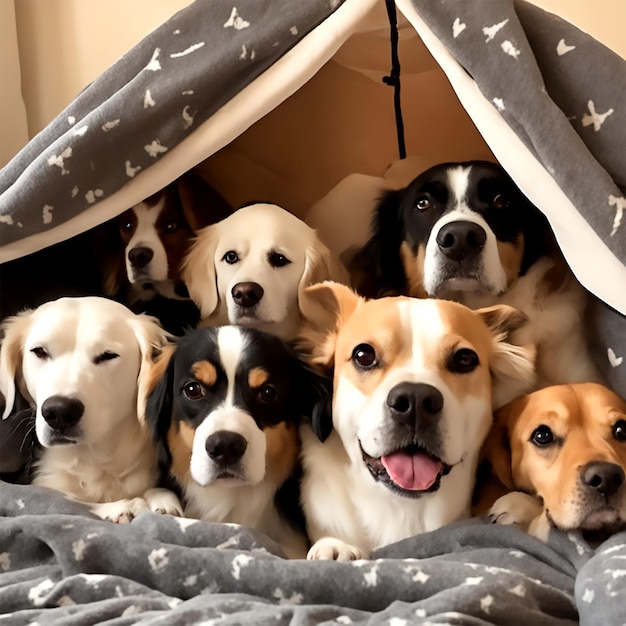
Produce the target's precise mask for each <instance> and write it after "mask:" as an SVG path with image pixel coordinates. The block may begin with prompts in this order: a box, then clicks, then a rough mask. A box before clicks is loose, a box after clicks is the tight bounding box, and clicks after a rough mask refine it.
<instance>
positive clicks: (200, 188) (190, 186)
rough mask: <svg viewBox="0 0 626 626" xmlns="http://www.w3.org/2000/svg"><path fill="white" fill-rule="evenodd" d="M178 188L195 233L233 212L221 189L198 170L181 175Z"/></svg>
mask: <svg viewBox="0 0 626 626" xmlns="http://www.w3.org/2000/svg"><path fill="white" fill-rule="evenodd" d="M176 190H177V192H178V197H179V198H180V203H181V206H182V208H183V214H184V216H185V219H186V220H187V223H188V224H189V227H190V228H191V230H192V231H193V232H194V233H197V232H198V231H199V230H200V229H201V228H204V227H205V226H209V225H211V224H215V223H216V222H220V221H221V220H223V219H224V218H226V217H228V216H229V215H230V214H231V213H232V212H233V207H232V206H231V205H230V204H229V203H228V202H227V201H226V200H225V199H224V197H223V196H222V195H221V194H220V193H219V191H217V189H215V187H213V186H212V185H211V184H210V183H209V182H207V181H206V180H205V179H204V178H203V177H202V176H201V175H200V174H198V173H196V172H188V173H187V174H184V175H183V176H181V177H180V178H179V179H178V180H177V181H176Z"/></svg>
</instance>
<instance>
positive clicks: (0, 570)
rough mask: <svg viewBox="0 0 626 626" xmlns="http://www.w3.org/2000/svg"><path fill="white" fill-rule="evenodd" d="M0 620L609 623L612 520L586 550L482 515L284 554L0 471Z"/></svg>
mask: <svg viewBox="0 0 626 626" xmlns="http://www.w3.org/2000/svg"><path fill="white" fill-rule="evenodd" d="M0 515H1V517H0V611H1V613H2V615H0V623H2V624H5V623H6V624H11V625H13V624H15V625H17V624H34V623H37V624H46V625H47V626H48V625H52V624H95V623H98V624H101V623H107V624H116V625H122V624H157V623H159V624H168V626H170V625H174V624H198V623H207V624H208V623H210V624H242V623H254V624H281V623H294V624H320V623H334V624H351V623H359V624H364V623H367V624H395V625H397V626H400V625H402V624H435V623H437V624H440V623H446V624H460V623H462V624H534V625H539V624H576V623H579V622H580V623H581V624H589V625H592V624H603V626H608V625H609V624H619V623H623V622H624V619H625V618H626V612H625V610H624V597H626V533H621V534H618V535H615V536H614V537H613V538H612V539H611V540H610V541H607V542H606V543H604V544H603V545H601V546H600V547H598V548H597V549H595V550H592V549H591V548H590V547H589V546H588V545H587V544H586V543H585V542H584V541H583V540H582V539H581V538H580V537H579V536H576V535H573V534H572V535H565V534H563V533H553V536H552V537H551V539H550V543H549V545H545V544H543V543H540V542H539V541H537V540H535V539H533V538H531V537H529V536H527V535H526V534H524V533H522V532H520V531H518V530H516V529H514V528H510V527H505V526H498V525H492V524H487V523H486V522H485V521H484V520H482V519H473V520H467V521H464V522H458V523H456V524H453V525H451V526H449V527H447V528H443V529H440V530H438V531H435V532H432V533H428V534H424V535H420V536H416V537H412V538H410V539H407V540H405V541H402V542H399V543H397V544H393V545H390V546H388V547H385V548H384V549H381V550H379V551H378V552H377V553H375V554H374V555H373V560H371V561H357V562H354V563H334V562H318V561H289V560H286V559H284V557H283V555H282V553H281V551H280V548H279V547H278V546H277V545H276V544H274V543H273V542H272V541H271V540H269V539H268V538H266V537H264V536H262V535H259V534H258V533H255V532H253V531H251V530H248V529H245V528H243V527H239V526H234V525H228V524H211V523H207V522H200V521H195V520H189V519H182V518H176V517H171V516H160V515H157V514H153V513H145V514H143V515H140V516H139V517H138V518H136V519H135V520H134V521H133V522H132V523H131V524H129V525H127V526H117V525H115V524H112V523H109V522H105V521H102V520H100V519H98V518H96V517H94V516H93V515H91V514H90V513H88V512H87V511H86V510H85V509H84V508H83V507H82V506H81V505H78V504H75V503H72V502H69V501H68V500H66V499H65V498H64V497H63V496H61V495H60V494H58V493H56V492H52V491H49V490H45V489H42V488H38V487H33V486H24V485H11V484H8V483H0Z"/></svg>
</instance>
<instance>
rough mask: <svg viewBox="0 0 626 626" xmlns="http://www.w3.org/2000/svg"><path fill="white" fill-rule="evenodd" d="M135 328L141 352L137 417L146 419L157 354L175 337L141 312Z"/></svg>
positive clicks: (137, 316)
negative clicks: (147, 402)
mask: <svg viewBox="0 0 626 626" xmlns="http://www.w3.org/2000/svg"><path fill="white" fill-rule="evenodd" d="M132 324H133V329H134V331H135V336H136V337H137V343H138V344H139V350H140V352H141V365H140V367H139V375H138V376H137V417H138V418H139V421H140V422H142V423H143V422H144V421H145V408H146V407H145V403H146V396H147V394H148V388H149V382H150V379H151V371H152V368H153V367H154V362H155V358H156V356H157V355H158V354H159V352H160V351H161V348H163V347H164V346H165V345H166V343H167V342H168V341H169V340H171V339H173V337H172V335H170V334H169V333H168V332H167V331H166V330H165V329H164V328H163V327H162V326H161V325H160V324H159V322H158V320H157V319H156V318H155V317H150V316H149V315H145V314H143V313H142V314H139V315H136V316H135V318H134V319H133V322H132Z"/></svg>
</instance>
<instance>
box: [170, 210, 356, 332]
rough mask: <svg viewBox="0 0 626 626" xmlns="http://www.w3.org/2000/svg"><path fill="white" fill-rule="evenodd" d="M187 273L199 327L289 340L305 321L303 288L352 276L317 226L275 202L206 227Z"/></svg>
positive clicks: (188, 259) (187, 264) (185, 265)
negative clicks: (247, 329) (246, 329)
mask: <svg viewBox="0 0 626 626" xmlns="http://www.w3.org/2000/svg"><path fill="white" fill-rule="evenodd" d="M182 273H183V280H184V281H185V284H186V285H187V288H188V289H189V294H190V295H191V298H192V300H193V301H194V302H195V303H196V305H197V306H198V307H199V308H200V314H201V318H202V321H201V322H200V326H218V325H222V324H228V323H230V324H237V325H239V326H251V327H254V328H258V329H260V330H264V331H266V332H269V333H272V334H273V335H277V336H278V337H280V338H282V339H286V340H290V339H293V338H294V337H295V335H296V333H297V331H298V329H299V327H300V324H301V322H302V317H301V314H300V308H299V301H300V297H301V294H302V291H303V289H304V288H306V287H308V286H309V285H311V284H313V283H317V282H321V281H323V280H333V281H337V282H341V283H346V284H347V283H348V282H349V277H348V273H347V270H346V269H345V268H344V266H343V265H342V264H341V262H340V261H339V260H338V259H337V258H336V257H334V256H333V254H332V253H331V252H330V250H329V249H328V248H327V247H326V246H325V245H324V244H323V243H322V242H321V241H320V239H319V238H318V237H317V234H316V232H315V231H314V230H313V229H312V228H310V227H309V226H307V225H306V224H305V223H304V222H303V221H302V220H300V219H298V218H297V217H296V216H295V215H292V214H291V213H289V212H288V211H286V210H285V209H283V208H281V207H279V206H276V205H275V204H252V205H249V206H245V207H243V208H241V209H238V210H237V211H235V212H234V213H233V214H232V215H230V216H229V217H227V218H226V219H224V220H222V221H220V222H218V223H217V224H213V225H211V226H207V227H206V228H203V229H201V230H200V231H199V233H198V236H197V238H196V240H195V242H194V244H193V246H192V248H191V250H190V252H189V253H188V255H187V257H186V259H185V260H184V262H183V272H182Z"/></svg>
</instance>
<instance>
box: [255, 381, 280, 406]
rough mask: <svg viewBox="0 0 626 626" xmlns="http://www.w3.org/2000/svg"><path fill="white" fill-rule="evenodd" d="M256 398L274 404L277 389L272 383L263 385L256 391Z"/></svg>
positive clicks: (276, 397)
mask: <svg viewBox="0 0 626 626" xmlns="http://www.w3.org/2000/svg"><path fill="white" fill-rule="evenodd" d="M257 400H258V401H259V402H261V403H262V404H274V402H276V400H278V390H277V389H276V387H272V385H263V387H261V388H260V389H259V390H258V391H257Z"/></svg>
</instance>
